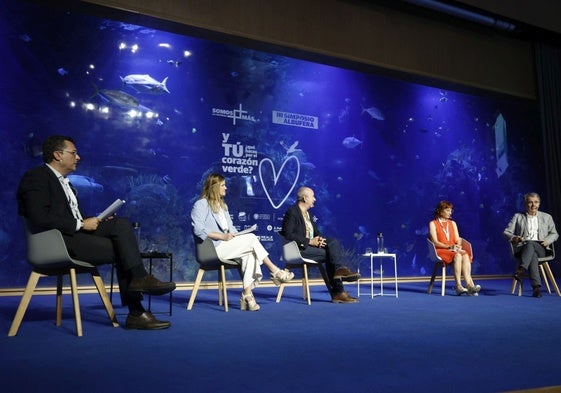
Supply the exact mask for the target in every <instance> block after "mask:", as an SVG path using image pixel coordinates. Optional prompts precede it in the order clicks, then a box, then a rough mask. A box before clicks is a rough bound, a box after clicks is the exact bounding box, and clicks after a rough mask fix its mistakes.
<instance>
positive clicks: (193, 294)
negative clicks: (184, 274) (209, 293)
mask: <svg viewBox="0 0 561 393" xmlns="http://www.w3.org/2000/svg"><path fill="white" fill-rule="evenodd" d="M204 274H205V271H204V270H203V269H199V271H198V272H197V278H196V279H195V285H194V286H193V291H192V292H191V296H190V297H189V303H188V304H187V310H191V309H192V308H193V304H194V303H195V298H196V297H197V292H198V291H199V286H200V285H201V281H202V279H203V275H204Z"/></svg>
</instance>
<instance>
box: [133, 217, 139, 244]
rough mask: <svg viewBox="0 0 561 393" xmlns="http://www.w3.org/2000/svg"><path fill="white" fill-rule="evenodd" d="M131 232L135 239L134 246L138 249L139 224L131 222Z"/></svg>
mask: <svg viewBox="0 0 561 393" xmlns="http://www.w3.org/2000/svg"><path fill="white" fill-rule="evenodd" d="M132 230H133V232H134V237H135V238H136V244H138V246H139V247H140V223H139V222H133V223H132Z"/></svg>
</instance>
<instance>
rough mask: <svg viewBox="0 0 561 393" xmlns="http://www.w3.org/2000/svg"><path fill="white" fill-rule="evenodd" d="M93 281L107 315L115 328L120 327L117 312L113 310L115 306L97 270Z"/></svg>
mask: <svg viewBox="0 0 561 393" xmlns="http://www.w3.org/2000/svg"><path fill="white" fill-rule="evenodd" d="M91 274H92V279H93V281H94V284H95V287H96V288H97V293H99V297H100V298H101V301H102V303H103V305H104V306H105V311H107V315H108V316H109V319H110V320H111V323H112V324H113V327H119V323H118V322H117V317H116V316H115V311H114V310H113V305H112V304H111V301H110V300H109V297H108V296H107V291H106V290H105V285H104V284H103V280H102V279H101V276H100V275H99V271H98V270H97V269H95V270H94V271H92V273H91Z"/></svg>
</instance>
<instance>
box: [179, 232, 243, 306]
mask: <svg viewBox="0 0 561 393" xmlns="http://www.w3.org/2000/svg"><path fill="white" fill-rule="evenodd" d="M194 238H195V254H196V255H195V257H196V259H197V262H198V263H199V270H198V272H197V278H196V279H195V284H194V286H193V292H191V296H190V298H189V303H188V304H187V310H191V309H192V308H193V304H194V303H195V298H196V297H197V292H198V291H199V287H200V285H201V281H202V279H203V276H204V274H205V272H207V271H211V270H216V271H218V304H219V305H222V304H224V311H228V291H227V288H226V269H237V270H238V272H239V273H240V276H241V266H240V264H239V263H238V262H236V261H235V260H221V259H220V258H218V255H217V254H216V249H215V248H214V244H213V243H212V240H211V239H210V238H208V237H207V238H206V239H205V240H204V241H201V240H200V239H199V238H198V237H197V236H194Z"/></svg>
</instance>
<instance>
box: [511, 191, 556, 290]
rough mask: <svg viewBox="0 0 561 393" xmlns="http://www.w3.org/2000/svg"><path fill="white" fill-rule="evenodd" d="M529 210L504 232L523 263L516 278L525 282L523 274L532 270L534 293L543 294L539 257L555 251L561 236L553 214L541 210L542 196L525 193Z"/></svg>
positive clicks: (531, 280)
mask: <svg viewBox="0 0 561 393" xmlns="http://www.w3.org/2000/svg"><path fill="white" fill-rule="evenodd" d="M524 203H525V205H526V213H516V214H515V215H514V216H513V217H512V219H511V220H510V222H509V223H508V225H507V227H506V228H505V230H504V232H503V236H504V237H505V238H506V239H507V240H508V241H510V242H511V243H512V246H513V249H514V256H515V257H516V259H518V260H519V262H520V265H519V266H518V269H516V272H515V273H514V278H515V279H516V280H518V281H521V275H523V274H524V273H525V272H526V271H528V275H529V277H530V282H531V284H532V288H533V291H532V296H534V297H541V296H542V295H541V291H540V287H541V279H540V271H539V265H538V258H543V257H545V256H546V253H547V252H548V251H550V252H551V249H550V247H549V246H550V245H551V243H553V242H554V241H556V240H557V238H558V237H559V235H558V234H557V229H556V228H555V223H554V222H553V217H551V216H550V215H549V214H547V213H543V212H540V211H538V209H539V208H540V196H539V195H538V194H537V193H535V192H531V193H528V194H526V195H524Z"/></svg>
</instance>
